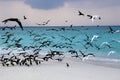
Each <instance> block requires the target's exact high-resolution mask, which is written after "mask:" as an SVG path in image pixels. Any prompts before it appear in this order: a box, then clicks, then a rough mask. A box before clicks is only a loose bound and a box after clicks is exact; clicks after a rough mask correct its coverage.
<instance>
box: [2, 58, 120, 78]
mask: <svg viewBox="0 0 120 80" xmlns="http://www.w3.org/2000/svg"><path fill="white" fill-rule="evenodd" d="M66 63H69V65H70V66H69V67H67V66H66ZM119 74H120V69H116V68H110V67H104V66H97V65H92V64H88V63H85V62H82V61H80V60H79V59H75V58H65V59H64V60H63V61H62V62H58V61H53V60H51V61H47V62H42V63H41V64H40V65H38V66H37V65H33V66H29V67H27V66H14V67H13V66H9V67H3V66H0V80H119V79H120V76H119Z"/></svg>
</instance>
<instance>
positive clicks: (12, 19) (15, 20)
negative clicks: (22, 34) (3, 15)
mask: <svg viewBox="0 0 120 80" xmlns="http://www.w3.org/2000/svg"><path fill="white" fill-rule="evenodd" d="M8 21H14V22H17V23H18V25H19V26H20V28H21V29H22V30H23V26H22V23H21V22H20V20H19V19H18V18H8V19H5V20H3V21H2V22H3V23H4V24H6V23H7V22H8Z"/></svg>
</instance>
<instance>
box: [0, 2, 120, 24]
mask: <svg viewBox="0 0 120 80" xmlns="http://www.w3.org/2000/svg"><path fill="white" fill-rule="evenodd" d="M78 11H81V12H82V13H84V14H85V16H78ZM87 15H99V16H100V17H101V20H97V19H96V20H95V21H94V23H92V22H91V20H90V19H89V18H88V17H87ZM23 16H26V17H27V19H26V20H24V18H23ZM7 18H18V19H19V20H20V21H21V22H22V24H23V25H24V26H37V23H39V24H41V23H43V22H45V21H47V20H50V22H49V24H47V26H69V25H71V24H73V25H75V26H86V25H120V0H0V25H1V26H3V25H4V24H3V23H2V21H3V20H4V19H7ZM66 20H67V22H65V21H66ZM14 24H16V23H14V22H8V23H7V24H6V25H11V26H12V25H14Z"/></svg>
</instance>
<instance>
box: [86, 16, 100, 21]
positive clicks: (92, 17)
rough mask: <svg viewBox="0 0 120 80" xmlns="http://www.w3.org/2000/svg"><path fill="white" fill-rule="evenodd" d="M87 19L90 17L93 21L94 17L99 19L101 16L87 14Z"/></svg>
mask: <svg viewBox="0 0 120 80" xmlns="http://www.w3.org/2000/svg"><path fill="white" fill-rule="evenodd" d="M87 16H88V17H89V19H91V21H92V23H93V22H94V19H99V20H101V17H100V16H99V15H93V16H92V15H87Z"/></svg>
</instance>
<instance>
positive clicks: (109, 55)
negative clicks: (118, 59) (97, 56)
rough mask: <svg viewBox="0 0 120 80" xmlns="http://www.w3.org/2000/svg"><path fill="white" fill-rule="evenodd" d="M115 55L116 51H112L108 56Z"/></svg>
mask: <svg viewBox="0 0 120 80" xmlns="http://www.w3.org/2000/svg"><path fill="white" fill-rule="evenodd" d="M114 53H116V52H115V51H110V52H109V53H108V54H107V56H110V55H111V54H114Z"/></svg>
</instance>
